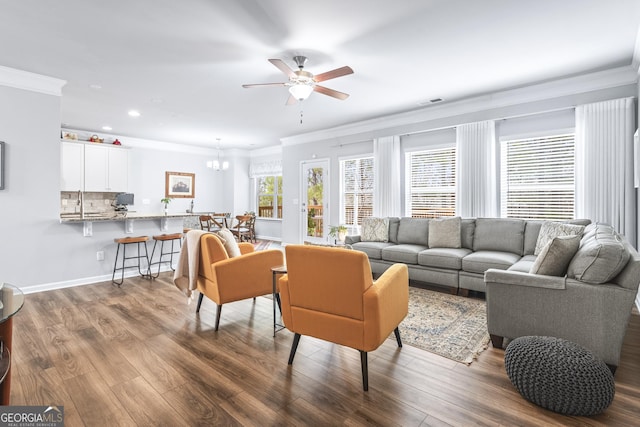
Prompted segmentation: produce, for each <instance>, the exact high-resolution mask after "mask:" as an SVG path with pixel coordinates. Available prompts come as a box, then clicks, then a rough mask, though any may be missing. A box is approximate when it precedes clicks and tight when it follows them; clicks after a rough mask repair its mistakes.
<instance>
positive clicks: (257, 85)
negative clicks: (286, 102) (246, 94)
mask: <svg viewBox="0 0 640 427" xmlns="http://www.w3.org/2000/svg"><path fill="white" fill-rule="evenodd" d="M284 85H285V84H284V83H256V84H250V85H242V87H246V88H250V87H260V86H284Z"/></svg>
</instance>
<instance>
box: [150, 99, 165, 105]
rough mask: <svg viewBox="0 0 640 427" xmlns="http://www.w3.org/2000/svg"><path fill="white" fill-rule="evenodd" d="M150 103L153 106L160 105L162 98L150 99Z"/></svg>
mask: <svg viewBox="0 0 640 427" xmlns="http://www.w3.org/2000/svg"><path fill="white" fill-rule="evenodd" d="M151 102H153V103H154V104H162V102H163V99H162V98H151Z"/></svg>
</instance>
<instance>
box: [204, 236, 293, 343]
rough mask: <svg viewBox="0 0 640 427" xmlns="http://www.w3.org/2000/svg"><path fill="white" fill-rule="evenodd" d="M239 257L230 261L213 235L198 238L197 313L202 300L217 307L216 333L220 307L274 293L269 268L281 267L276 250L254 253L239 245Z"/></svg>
mask: <svg viewBox="0 0 640 427" xmlns="http://www.w3.org/2000/svg"><path fill="white" fill-rule="evenodd" d="M238 246H239V247H240V252H241V253H242V255H240V256H237V257H234V258H229V256H228V255H227V251H226V250H225V248H224V246H223V245H222V242H221V241H220V239H218V238H217V237H216V236H214V235H213V234H203V235H202V237H200V255H199V256H200V262H199V268H198V279H197V289H198V291H200V296H199V298H198V306H197V308H196V313H198V312H200V306H201V305H202V299H203V297H204V296H206V297H207V298H209V299H210V300H212V301H214V302H215V303H216V304H217V306H218V307H217V312H216V331H217V330H218V326H219V324H220V313H221V311H222V304H225V303H228V302H233V301H239V300H242V299H246V298H255V297H257V296H260V295H265V294H270V293H271V292H272V291H273V276H272V274H271V267H275V266H278V265H282V264H284V255H283V253H282V251H279V250H277V249H271V250H264V251H258V252H255V251H254V248H253V245H252V244H251V243H240V244H239V245H238Z"/></svg>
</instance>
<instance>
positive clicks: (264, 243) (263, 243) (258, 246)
mask: <svg viewBox="0 0 640 427" xmlns="http://www.w3.org/2000/svg"><path fill="white" fill-rule="evenodd" d="M270 245H271V240H258V241H257V242H256V243H254V244H253V247H254V248H255V250H256V251H263V250H265V249H269V246H270Z"/></svg>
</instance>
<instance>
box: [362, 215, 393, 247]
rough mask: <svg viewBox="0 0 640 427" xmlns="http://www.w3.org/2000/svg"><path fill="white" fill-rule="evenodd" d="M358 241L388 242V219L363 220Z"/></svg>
mask: <svg viewBox="0 0 640 427" xmlns="http://www.w3.org/2000/svg"><path fill="white" fill-rule="evenodd" d="M360 240H361V241H363V242H388V241H389V218H375V217H368V218H364V219H363V220H362V232H361V233H360Z"/></svg>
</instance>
